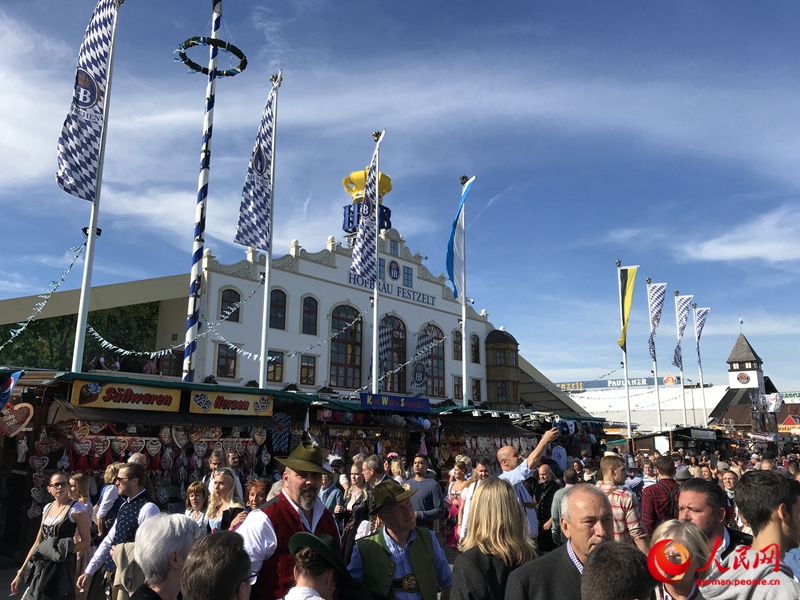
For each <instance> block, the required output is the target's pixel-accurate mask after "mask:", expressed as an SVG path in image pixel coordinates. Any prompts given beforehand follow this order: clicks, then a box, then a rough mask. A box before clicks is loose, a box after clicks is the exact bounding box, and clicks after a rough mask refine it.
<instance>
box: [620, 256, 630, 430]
mask: <svg viewBox="0 0 800 600" xmlns="http://www.w3.org/2000/svg"><path fill="white" fill-rule="evenodd" d="M621 265H622V263H621V262H620V261H617V288H619V322H620V327H621V328H624V327H625V307H624V306H622V269H621ZM627 348H628V335H627V330H626V332H625V344H624V346H623V348H622V373H623V376H624V377H625V399H626V401H627V407H628V439H631V438H632V437H633V428H632V425H631V392H630V389H629V387H628V351H627Z"/></svg>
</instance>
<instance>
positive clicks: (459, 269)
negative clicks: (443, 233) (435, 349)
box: [446, 177, 475, 304]
mask: <svg viewBox="0 0 800 600" xmlns="http://www.w3.org/2000/svg"><path fill="white" fill-rule="evenodd" d="M474 181H475V178H474V177H472V178H470V179H468V180H467V182H466V183H465V184H464V186H463V191H462V192H461V203H460V204H459V205H458V212H457V213H456V218H455V219H454V220H453V229H452V230H451V231H450V239H449V240H448V241H447V260H446V266H447V276H448V277H449V278H450V281H451V282H452V283H453V297H454V298H455V299H456V300H458V301H459V303H460V304H464V302H466V299H465V294H466V291H465V290H464V287H465V282H466V261H465V254H466V238H465V232H466V227H465V224H464V203H465V202H466V200H467V194H469V189H470V188H471V187H472V183H473V182H474Z"/></svg>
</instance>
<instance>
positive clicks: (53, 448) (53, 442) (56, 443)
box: [47, 435, 64, 452]
mask: <svg viewBox="0 0 800 600" xmlns="http://www.w3.org/2000/svg"><path fill="white" fill-rule="evenodd" d="M47 442H48V443H49V444H50V452H58V451H59V450H61V449H62V448H63V447H64V444H62V443H61V440H60V439H58V438H56V437H53V436H52V435H50V436H49V437H48V438H47Z"/></svg>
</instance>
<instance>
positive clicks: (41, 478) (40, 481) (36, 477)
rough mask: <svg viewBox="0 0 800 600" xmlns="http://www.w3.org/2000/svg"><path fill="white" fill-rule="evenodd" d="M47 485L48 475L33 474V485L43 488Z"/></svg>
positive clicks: (37, 472)
mask: <svg viewBox="0 0 800 600" xmlns="http://www.w3.org/2000/svg"><path fill="white" fill-rule="evenodd" d="M45 483H47V475H45V474H44V473H41V472H39V471H36V473H34V474H33V485H35V486H36V487H42V486H43V485H44V484H45Z"/></svg>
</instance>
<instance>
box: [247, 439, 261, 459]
mask: <svg viewBox="0 0 800 600" xmlns="http://www.w3.org/2000/svg"><path fill="white" fill-rule="evenodd" d="M245 452H247V454H248V455H250V456H255V455H256V454H258V444H256V443H255V442H254V441H253V440H248V442H247V445H246V446H245Z"/></svg>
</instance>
